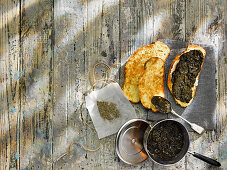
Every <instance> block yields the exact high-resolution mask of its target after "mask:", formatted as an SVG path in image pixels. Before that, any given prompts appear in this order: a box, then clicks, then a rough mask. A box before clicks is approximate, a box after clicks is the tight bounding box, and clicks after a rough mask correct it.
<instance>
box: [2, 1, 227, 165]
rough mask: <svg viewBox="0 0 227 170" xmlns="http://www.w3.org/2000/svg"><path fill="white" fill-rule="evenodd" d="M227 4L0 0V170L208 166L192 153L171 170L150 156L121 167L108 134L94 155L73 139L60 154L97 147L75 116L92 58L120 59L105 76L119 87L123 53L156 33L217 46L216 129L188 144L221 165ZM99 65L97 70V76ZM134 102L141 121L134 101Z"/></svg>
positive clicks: (226, 101)
mask: <svg viewBox="0 0 227 170" xmlns="http://www.w3.org/2000/svg"><path fill="white" fill-rule="evenodd" d="M226 6H227V2H226V1H213V0H206V1H203V0H199V1H196V0H190V1H189V0H170V1H168V0H155V1H154V0H141V1H136V0H28V1H27V0H26V1H22V0H8V1H6V0H2V1H1V2H0V83H1V84H0V85H1V86H0V98H1V102H0V169H10V168H11V169H215V168H214V167H211V166H209V165H207V164H205V163H203V162H201V161H200V160H197V159H195V158H193V157H192V156H190V155H186V156H185V157H184V158H183V159H182V160H181V161H180V162H178V163H177V164H176V165H173V166H169V167H163V166H160V165H157V164H155V163H153V162H152V161H150V160H149V159H148V160H146V161H144V162H143V163H141V164H139V165H137V166H131V165H127V164H124V163H123V162H122V161H120V159H119V158H118V157H117V155H116V153H115V149H114V147H115V143H114V142H115V141H114V139H115V135H112V136H110V137H107V138H104V139H102V140H101V147H100V150H98V151H96V152H88V151H85V150H83V149H82V148H81V146H79V145H76V144H75V145H73V147H72V151H71V152H70V153H68V154H67V155H66V156H64V157H62V158H61V159H58V158H59V156H60V155H62V154H63V153H64V152H66V151H67V149H68V148H69V145H70V143H71V142H78V143H80V144H82V145H84V146H87V147H90V148H95V147H96V146H97V145H98V144H99V140H98V138H97V135H96V133H95V132H94V131H93V130H91V129H90V128H88V127H87V126H86V125H85V124H84V123H83V121H82V118H81V112H80V106H81V104H82V103H83V101H84V94H85V93H86V92H87V90H88V89H90V87H91V85H92V84H93V83H94V79H93V77H92V74H91V70H92V67H93V66H94V64H95V63H97V62H105V63H107V64H109V65H111V64H114V63H121V68H120V69H115V70H114V73H113V74H112V78H114V79H115V80H116V81H118V82H119V83H120V84H122V82H123V79H124V74H123V72H124V64H125V63H126V61H127V59H128V58H129V57H130V55H131V54H132V53H134V52H135V51H136V49H138V48H139V47H141V46H143V45H148V44H151V43H152V42H154V41H156V40H159V39H174V40H182V41H188V42H191V43H193V42H195V43H196V42H197V43H204V44H209V45H213V46H214V48H215V50H216V55H215V56H217V57H216V59H217V60H216V61H217V68H218V69H217V74H216V75H217V76H216V78H217V87H218V89H217V92H218V96H217V109H216V113H217V114H216V115H217V116H216V119H217V131H212V132H206V133H204V134H203V135H202V136H198V135H196V134H194V133H190V138H191V144H190V148H189V150H190V151H196V152H198V153H202V154H205V155H207V156H210V157H213V158H217V159H218V160H219V161H220V162H221V163H222V167H221V168H220V169H226V168H227V156H226V148H227V143H226V138H227V119H226V115H227V97H226V96H227V84H226V82H227V73H226V70H227V58H226V57H224V56H227V48H226V40H227V39H226V34H227V29H226V28H227V19H226V18H227V17H226V16H227V12H226ZM105 69H106V68H105V67H98V68H97V70H96V75H97V77H98V78H101V77H103V75H104V74H103V73H104V71H105ZM133 107H134V108H135V110H136V112H137V115H138V117H140V118H144V119H146V118H147V115H148V114H149V112H148V110H146V109H144V108H143V107H142V105H141V104H133ZM83 110H84V114H85V116H86V120H87V121H90V117H89V114H88V113H87V111H86V109H85V107H83ZM168 117H171V116H168ZM56 160H57V161H56Z"/></svg>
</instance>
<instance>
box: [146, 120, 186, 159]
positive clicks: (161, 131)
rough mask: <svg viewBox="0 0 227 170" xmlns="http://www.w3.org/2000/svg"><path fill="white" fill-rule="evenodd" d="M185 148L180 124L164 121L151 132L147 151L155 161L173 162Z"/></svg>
mask: <svg viewBox="0 0 227 170" xmlns="http://www.w3.org/2000/svg"><path fill="white" fill-rule="evenodd" d="M183 146H184V134H183V132H182V129H181V127H180V126H179V124H178V123H176V122H173V121H164V122H161V123H159V124H157V125H156V126H155V127H154V128H153V129H152V131H151V132H150V134H149V136H148V140H147V149H148V151H149V154H150V155H151V156H152V157H153V159H154V160H162V161H171V160H173V159H174V158H176V157H177V156H178V155H179V154H180V152H181V150H182V148H183Z"/></svg>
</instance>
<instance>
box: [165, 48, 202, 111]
mask: <svg viewBox="0 0 227 170" xmlns="http://www.w3.org/2000/svg"><path fill="white" fill-rule="evenodd" d="M191 50H199V51H201V52H202V53H203V61H204V58H205V56H206V51H205V50H204V49H203V48H202V47H200V46H197V45H189V46H188V48H187V49H186V50H185V51H184V52H183V53H181V54H180V55H177V56H176V57H175V59H174V60H173V62H172V64H171V67H170V70H169V75H168V82H167V85H168V88H169V90H170V92H171V94H173V90H172V87H173V82H172V73H173V72H174V71H175V69H176V66H177V64H178V62H179V60H180V56H181V55H182V54H184V53H187V52H189V51H191ZM202 66H203V62H202V64H201V69H202ZM199 75H200V72H199V74H198V76H197V77H196V81H195V83H194V86H193V87H192V99H191V100H190V101H189V103H186V102H182V101H180V100H178V99H176V98H175V96H174V95H173V96H174V99H175V101H176V103H177V104H179V105H181V106H182V107H187V106H188V105H190V104H191V103H192V101H193V99H194V96H195V91H196V86H197V85H198V80H199Z"/></svg>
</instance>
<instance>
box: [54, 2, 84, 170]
mask: <svg viewBox="0 0 227 170" xmlns="http://www.w3.org/2000/svg"><path fill="white" fill-rule="evenodd" d="M54 5H55V6H54V9H55V10H54V18H55V54H54V56H55V57H54V115H53V137H54V139H53V160H58V158H59V156H61V155H62V154H63V153H64V152H66V151H67V150H68V148H69V146H70V144H71V143H72V142H78V143H80V144H82V145H86V142H85V140H86V129H87V127H86V126H85V125H84V124H83V123H82V119H81V117H80V114H81V112H80V106H81V104H82V103H83V101H84V96H83V93H85V92H86V90H87V89H86V84H87V83H88V81H85V80H86V78H87V76H88V75H87V73H88V72H87V71H86V70H85V56H86V49H85V31H84V30H85V29H86V27H87V2H86V1H83V2H80V1H76V2H75V1H72V0H67V1H65V0H61V1H57V0H56V1H55V2H54ZM84 110H85V109H84ZM85 157H86V152H85V150H83V149H82V148H81V146H79V145H73V148H72V151H71V152H70V153H68V154H67V155H66V156H64V157H62V158H61V159H59V160H58V161H56V162H54V165H53V168H54V169H58V168H59V169H61V168H62V169H75V168H76V169H77V168H78V169H81V167H84V162H85V161H84V160H86V159H85Z"/></svg>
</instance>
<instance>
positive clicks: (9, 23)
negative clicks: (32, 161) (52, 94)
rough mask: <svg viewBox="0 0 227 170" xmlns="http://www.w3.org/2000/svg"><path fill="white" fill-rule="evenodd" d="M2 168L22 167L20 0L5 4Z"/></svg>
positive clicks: (0, 64)
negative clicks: (20, 155) (20, 128)
mask: <svg viewBox="0 0 227 170" xmlns="http://www.w3.org/2000/svg"><path fill="white" fill-rule="evenodd" d="M0 8H1V14H0V16H1V24H0V30H1V32H0V37H1V45H0V68H1V77H0V79H1V104H0V107H1V109H0V110H1V117H0V121H1V126H0V127H1V128H0V129H1V136H0V138H1V146H0V150H1V156H0V157H1V158H0V159H1V163H0V164H1V165H0V167H1V168H0V169H9V168H16V169H19V168H20V157H19V154H20V148H19V147H20V141H19V139H20V131H19V127H20V125H19V122H20V113H21V110H20V109H21V108H20V91H19V89H20V86H19V83H20V80H19V74H20V71H21V66H20V50H19V46H20V39H19V11H20V4H19V1H7V2H6V3H2V4H1V7H0Z"/></svg>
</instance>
